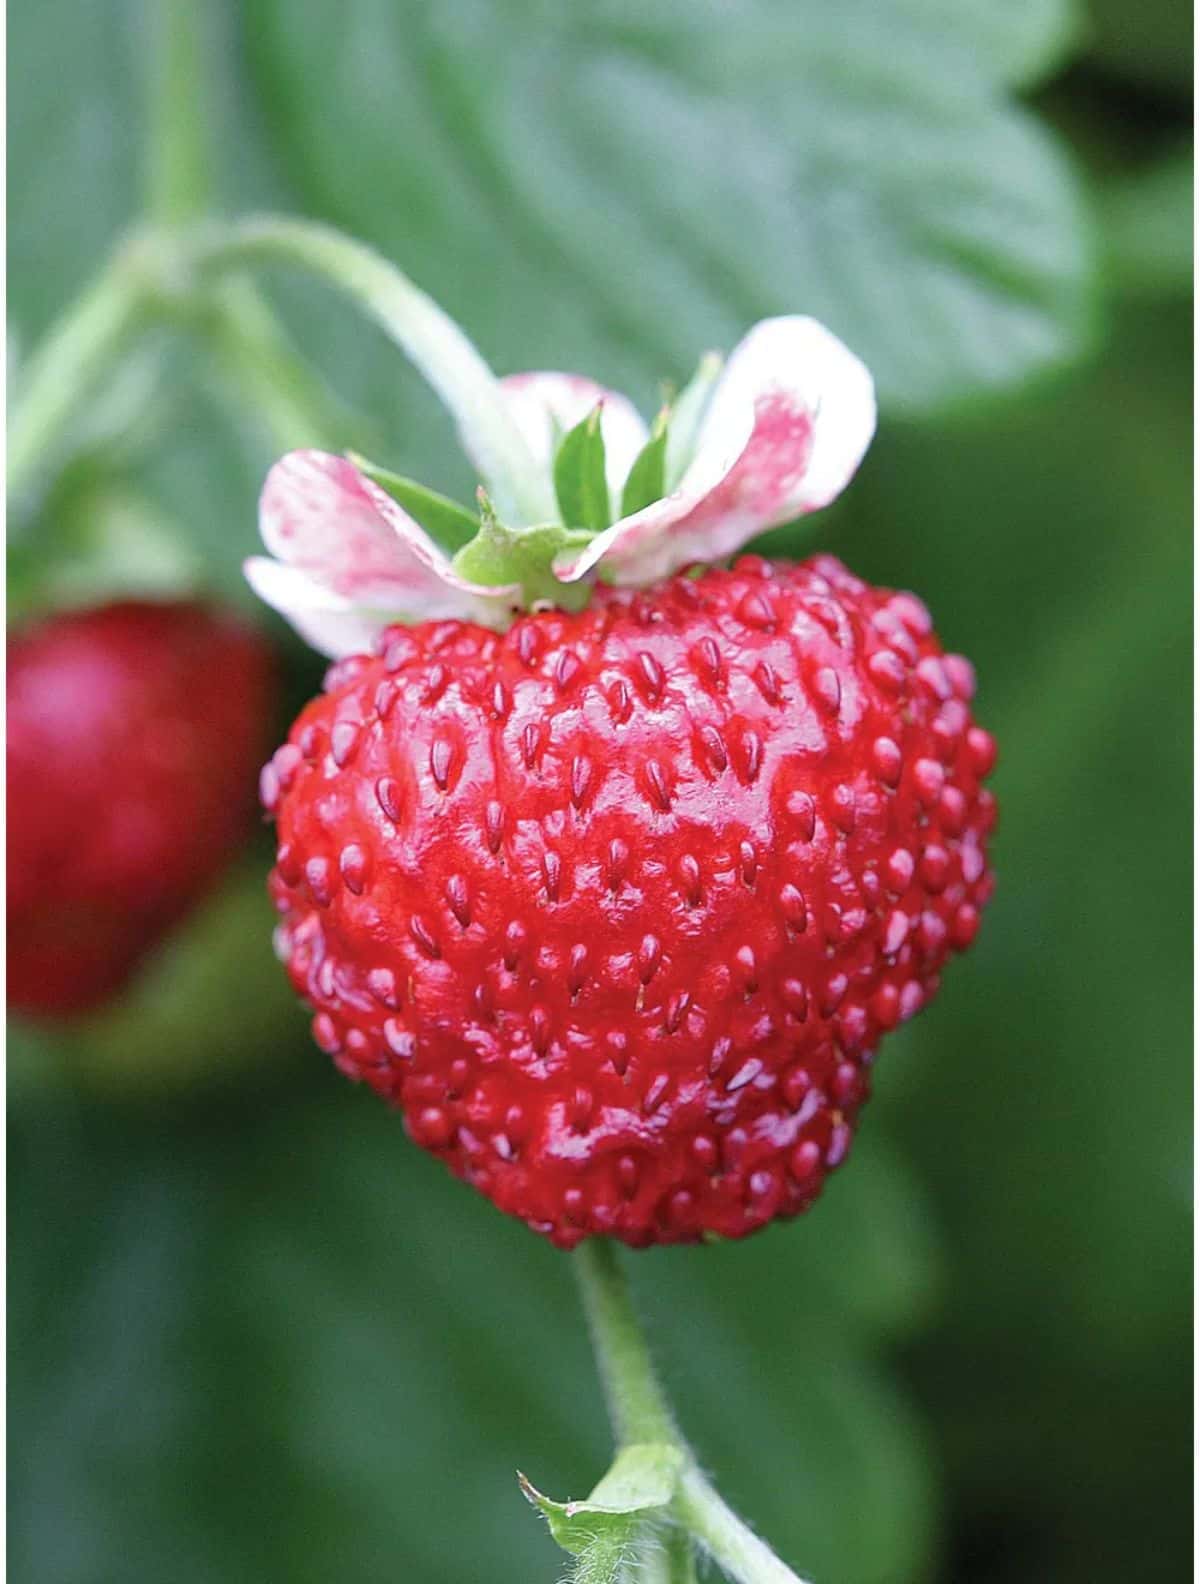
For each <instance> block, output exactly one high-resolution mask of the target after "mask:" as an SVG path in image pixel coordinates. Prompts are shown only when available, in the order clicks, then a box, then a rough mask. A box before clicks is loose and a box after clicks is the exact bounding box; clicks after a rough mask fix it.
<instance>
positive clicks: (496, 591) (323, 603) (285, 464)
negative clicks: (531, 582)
mask: <svg viewBox="0 0 1200 1584" xmlns="http://www.w3.org/2000/svg"><path fill="white" fill-rule="evenodd" d="M259 526H260V530H261V533H262V537H263V542H264V543H265V545H266V546H267V548H268V550H271V551H273V552H274V553H275V555H276V556H277V557H279V560H278V561H275V562H271V561H267V560H265V559H264V558H262V557H255V558H253V559H252V560H251V561H249V562H247V563H246V576H247V577H248V578H249V579H250V582H251V585H252V587H253V588H254V589H255V591H256V592H257V593H258V594H259V595H260V596H261V597H262V598H263V599H264V600H266V602H267V603H268V604H269V605H271V606H273V607H274V608H275V609H276V610H278V611H279V612H280V613H281V615H283V616H286V617H287V619H288V620H289V621H290V622H291V623H292V625H293V626H294V627H295V628H296V630H297V632H299V633H300V634H301V636H302V637H303V638H304V639H305V640H306V641H307V642H309V643H312V644H313V646H314V647H315V648H318V649H320V650H322V652H323V653H325V654H334V655H343V654H351V653H356V652H360V651H362V650H363V649H365V648H369V647H370V645H371V641H372V639H373V638H374V637H375V636H376V635H377V634H378V633H379V632H381V631H382V629H383V628H384V627H386V626H388V625H389V623H390V622H393V621H399V620H405V619H406V620H410V621H427V620H437V619H440V618H446V617H458V618H462V619H465V620H474V621H479V622H484V623H486V624H487V625H489V626H499V625H503V623H504V622H505V620H506V619H507V617H508V615H509V613H510V611H511V608H512V602H513V599H514V598H515V596H516V595H517V594H518V593H519V589H517V588H516V587H515V585H510V586H505V587H495V588H493V587H485V586H484V585H482V584H475V583H469V582H467V581H466V580H465V579H463V578H461V577H459V575H458V574H457V573H456V572H455V571H454V570H453V568H452V567H451V564H450V560H449V558H448V557H447V555H446V554H445V552H444V551H442V550H441V549H440V548H439V547H438V546H437V545H436V544H435V543H434V542H433V540H432V539H430V537H429V535H428V534H427V533H426V532H425V530H424V529H423V528H422V527H421V526H420V525H419V524H418V523H416V522H415V521H414V520H413V519H412V518H411V517H410V516H409V515H408V513H407V512H405V511H404V510H403V509H402V508H401V507H400V506H399V505H397V503H396V502H395V501H394V500H393V499H392V498H391V496H390V495H388V494H387V493H386V492H385V491H384V490H382V489H380V488H379V487H378V486H377V485H375V484H373V483H372V482H371V481H370V480H369V479H367V478H365V477H364V476H363V475H362V474H361V473H360V472H359V471H358V469H357V468H356V467H355V466H354V465H353V463H351V462H348V461H347V460H346V459H345V457H339V456H332V455H330V454H329V453H327V452H323V451H293V452H291V453H290V454H289V455H288V456H285V457H284V458H283V459H282V460H281V461H279V462H277V463H276V464H275V466H274V467H273V468H272V469H271V471H270V473H269V474H268V475H267V480H266V483H265V484H264V486H263V492H262V497H261V500H260V503H259Z"/></svg>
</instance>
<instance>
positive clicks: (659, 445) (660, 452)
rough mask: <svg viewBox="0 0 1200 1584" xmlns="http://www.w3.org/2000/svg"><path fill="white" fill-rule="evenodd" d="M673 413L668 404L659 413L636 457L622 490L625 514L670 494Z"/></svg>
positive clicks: (630, 513) (626, 515)
mask: <svg viewBox="0 0 1200 1584" xmlns="http://www.w3.org/2000/svg"><path fill="white" fill-rule="evenodd" d="M669 418H670V413H669V410H668V409H667V408H665V407H664V408H663V410H662V411H661V412H660V413H659V415H658V417H657V418H656V419H655V420H654V424H653V427H652V428H651V430H650V438H649V440H647V441H646V444H645V445H644V446H643V447H642V449H641V450H640V451H639V452H638V454H637V456H636V457H635V458H634V463H633V466H632V467H631V468H630V470H629V477H628V478H627V479H626V480H625V488H624V490H623V491H622V494H621V516H622V517H632V516H633V514H634V512H639V511H641V509H642V507H643V506H651V505H653V503H654V502H655V501H656V500H661V499H662V498H663V496H664V495H665V494H666V492H667V491H666V478H665V469H666V459H667V435H668V420H669Z"/></svg>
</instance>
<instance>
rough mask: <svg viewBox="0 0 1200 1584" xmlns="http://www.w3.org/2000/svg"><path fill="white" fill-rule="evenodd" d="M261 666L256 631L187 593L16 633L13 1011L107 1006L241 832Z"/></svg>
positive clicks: (11, 792)
mask: <svg viewBox="0 0 1200 1584" xmlns="http://www.w3.org/2000/svg"><path fill="white" fill-rule="evenodd" d="M270 673H271V666H270V659H269V655H268V652H267V650H266V648H265V646H264V645H263V643H262V641H261V640H260V639H259V638H258V637H257V636H256V635H255V633H254V632H253V631H252V630H250V629H249V628H247V627H245V626H243V625H242V624H241V623H240V622H237V621H234V620H232V619H231V618H229V617H227V616H224V615H220V614H217V613H215V612H212V611H209V610H206V609H204V608H203V607H201V606H199V605H195V604H190V603H162V604H149V603H134V602H129V603H122V604H112V605H105V606H102V607H99V608H96V609H92V610H86V611H78V612H74V613H71V614H64V615H57V616H52V617H49V618H47V619H45V620H43V621H41V622H39V623H38V624H36V625H35V626H32V627H30V628H28V629H27V630H25V631H23V632H19V633H16V634H15V635H13V636H11V637H10V638H9V640H8V687H7V698H8V816H9V818H8V997H9V1004H10V1005H11V1006H13V1007H15V1008H17V1009H19V1010H21V1011H24V1012H30V1013H35V1014H66V1013H76V1012H81V1011H84V1010H86V1009H88V1008H90V1007H93V1006H95V1005H97V1004H99V1003H101V1002H102V1001H104V1000H105V999H106V998H107V997H108V996H110V995H111V994H113V993H114V992H115V991H116V990H118V989H119V988H120V987H121V985H122V984H123V983H124V982H125V981H126V979H127V978H128V977H129V975H130V974H131V973H132V972H133V970H134V968H135V967H136V966H137V964H138V962H139V960H140V959H141V958H142V957H143V955H144V954H145V953H146V952H147V951H148V950H149V949H150V948H151V947H152V946H153V945H154V944H155V943H156V942H157V941H158V940H159V939H160V938H161V937H162V935H163V934H164V933H165V932H166V931H167V930H168V929H169V928H170V926H171V925H173V924H174V923H176V922H177V921H178V920H179V919H180V918H181V916H182V915H183V914H184V913H186V912H187V910H188V909H189V908H190V907H191V906H192V904H193V903H195V902H196V901H197V900H198V899H199V898H200V897H201V896H202V895H203V893H204V892H205V890H206V889H207V888H208V887H209V886H210V885H211V884H212V882H213V881H214V880H215V879H216V878H217V876H218V875H219V874H220V872H221V870H222V869H223V868H224V866H225V864H226V862H227V861H228V860H229V859H230V858H231V857H232V856H233V854H234V852H235V850H236V848H237V846H238V845H239V843H240V842H241V841H242V839H243V838H244V836H245V835H246V832H247V829H248V825H249V818H248V816H249V814H250V812H251V807H252V788H253V777H254V766H255V764H256V762H257V758H258V756H259V754H260V753H261V751H262V743H263V738H264V735H265V731H266V729H267V725H268V712H269V707H270V699H271V695H272V692H273V686H272V679H271V674H270ZM248 789H249V799H248V795H247V792H248ZM248 803H249V806H248Z"/></svg>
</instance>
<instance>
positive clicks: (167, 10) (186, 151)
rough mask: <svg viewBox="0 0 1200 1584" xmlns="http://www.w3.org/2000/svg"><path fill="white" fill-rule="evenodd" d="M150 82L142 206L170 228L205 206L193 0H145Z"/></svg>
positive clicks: (206, 172) (200, 67)
mask: <svg viewBox="0 0 1200 1584" xmlns="http://www.w3.org/2000/svg"><path fill="white" fill-rule="evenodd" d="M148 4H149V7H150V15H149V17H148V23H149V32H150V43H151V47H150V52H149V56H150V83H149V103H148V107H147V108H148V116H147V119H148V121H149V127H148V129H147V135H146V140H145V147H146V162H147V163H146V209H147V211H148V213H149V215H150V218H151V220H152V222H153V223H154V224H155V225H157V226H161V227H162V228H163V229H164V230H167V231H172V230H176V229H178V227H180V226H182V225H185V224H187V223H188V222H189V221H193V220H195V219H196V217H197V216H198V215H202V214H204V213H205V211H206V210H207V209H208V208H209V203H210V197H211V187H212V183H211V177H210V161H209V149H208V138H207V136H206V132H205V117H204V108H203V98H204V87H205V84H206V82H207V80H208V73H207V72H206V71H205V69H204V68H205V61H204V55H205V50H204V39H203V26H204V24H203V21H202V18H203V17H204V16H205V14H206V8H205V7H204V6H202V5H197V4H196V0H148Z"/></svg>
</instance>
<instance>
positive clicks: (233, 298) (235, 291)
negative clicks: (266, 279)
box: [203, 278, 367, 451]
mask: <svg viewBox="0 0 1200 1584" xmlns="http://www.w3.org/2000/svg"><path fill="white" fill-rule="evenodd" d="M203 328H204V331H205V338H206V339H207V341H208V344H209V347H210V349H211V351H212V353H213V355H214V357H215V359H216V365H217V369H218V371H219V373H220V375H221V376H222V378H223V379H224V380H225V382H226V384H227V385H228V387H229V389H230V390H231V392H232V393H233V397H234V399H235V400H236V401H237V402H238V404H239V405H240V406H241V407H242V408H244V409H245V410H246V411H247V412H248V413H249V414H250V415H251V416H252V417H253V418H254V419H255V420H257V421H258V422H259V423H261V424H263V425H264V426H265V428H266V429H267V430H268V431H269V432H270V435H271V440H272V443H273V445H274V446H276V447H277V448H278V449H279V450H280V451H295V450H298V449H300V448H301V447H304V446H319V447H320V448H321V449H322V450H325V451H344V450H346V449H348V448H350V447H352V446H362V447H364V448H366V445H367V440H366V438H364V435H363V424H362V422H361V421H353V420H352V419H351V418H350V416H349V415H348V414H347V413H345V412H343V411H342V410H341V408H340V406H339V404H338V403H337V402H336V401H334V400H333V399H332V398H331V396H330V395H329V393H328V392H327V391H326V389H325V387H324V386H323V385H322V383H321V381H320V379H319V377H318V376H317V375H316V373H315V372H314V371H313V370H312V369H311V368H310V367H309V365H308V364H307V363H306V362H305V360H304V359H303V358H302V357H301V356H300V354H299V353H298V352H297V350H296V348H295V347H294V346H293V345H292V343H291V341H290V339H289V338H288V335H287V332H286V331H285V330H284V329H283V327H282V326H281V325H280V323H279V321H278V319H276V317H275V315H274V313H273V312H272V310H271V308H270V307H269V306H268V304H267V303H266V302H265V301H264V299H263V297H262V296H261V295H260V294H259V292H258V291H257V289H256V288H255V286H254V285H253V283H252V282H251V281H249V280H244V279H240V278H237V279H232V280H229V281H225V282H223V283H222V284H221V285H220V286H219V287H217V288H216V289H215V290H214V292H213V312H212V314H211V316H210V317H209V319H208V322H207V324H206V325H205V326H204V327H203Z"/></svg>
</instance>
